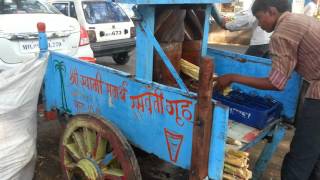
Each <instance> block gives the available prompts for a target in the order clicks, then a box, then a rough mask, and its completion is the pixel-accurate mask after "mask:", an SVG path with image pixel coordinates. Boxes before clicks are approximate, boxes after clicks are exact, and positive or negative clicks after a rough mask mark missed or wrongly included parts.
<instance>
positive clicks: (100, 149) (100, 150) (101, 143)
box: [95, 134, 107, 161]
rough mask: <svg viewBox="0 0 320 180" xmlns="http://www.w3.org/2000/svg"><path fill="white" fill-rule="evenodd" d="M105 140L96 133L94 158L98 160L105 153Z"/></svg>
mask: <svg viewBox="0 0 320 180" xmlns="http://www.w3.org/2000/svg"><path fill="white" fill-rule="evenodd" d="M106 147H107V141H106V140H105V139H104V138H103V137H101V135H100V134H98V136H97V138H96V153H95V160H97V161H100V160H101V159H102V158H104V156H105V154H106Z"/></svg>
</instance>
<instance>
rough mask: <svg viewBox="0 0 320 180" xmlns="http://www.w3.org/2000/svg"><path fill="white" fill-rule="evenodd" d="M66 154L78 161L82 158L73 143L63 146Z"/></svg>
mask: <svg viewBox="0 0 320 180" xmlns="http://www.w3.org/2000/svg"><path fill="white" fill-rule="evenodd" d="M65 147H66V150H67V152H68V154H69V155H70V156H71V157H72V158H73V159H74V160H75V161H79V159H81V158H82V156H81V153H80V152H79V149H78V145H76V144H75V143H72V144H66V145H65Z"/></svg>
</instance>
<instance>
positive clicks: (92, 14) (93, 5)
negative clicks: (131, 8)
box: [82, 1, 130, 24]
mask: <svg viewBox="0 0 320 180" xmlns="http://www.w3.org/2000/svg"><path fill="white" fill-rule="evenodd" d="M82 9H83V12H84V15H85V18H86V21H87V23H89V24H101V23H112V22H128V21H130V19H129V17H128V16H127V15H126V13H125V12H124V11H123V10H122V9H121V8H120V6H118V5H117V4H116V3H113V2H105V1H84V2H82Z"/></svg>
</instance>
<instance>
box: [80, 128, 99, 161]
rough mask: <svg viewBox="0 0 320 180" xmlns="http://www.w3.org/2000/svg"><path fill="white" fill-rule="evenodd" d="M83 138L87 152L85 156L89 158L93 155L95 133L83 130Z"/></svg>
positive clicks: (86, 129)
mask: <svg viewBox="0 0 320 180" xmlns="http://www.w3.org/2000/svg"><path fill="white" fill-rule="evenodd" d="M83 138H84V144H85V147H86V150H87V154H86V156H87V157H88V156H90V155H92V154H93V150H94V147H95V142H96V133H95V132H93V131H91V130H89V129H88V128H83Z"/></svg>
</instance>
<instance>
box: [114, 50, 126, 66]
mask: <svg viewBox="0 0 320 180" xmlns="http://www.w3.org/2000/svg"><path fill="white" fill-rule="evenodd" d="M112 58H113V60H114V62H116V63H117V64H120V65H124V64H126V63H127V62H128V61H129V55H128V52H123V53H119V54H113V55H112Z"/></svg>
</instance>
